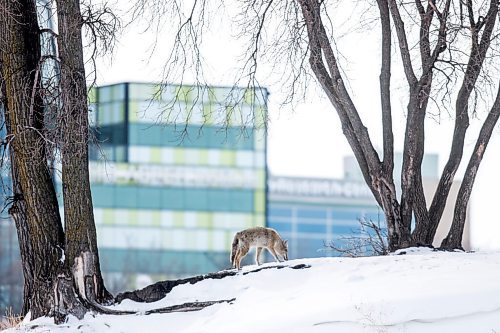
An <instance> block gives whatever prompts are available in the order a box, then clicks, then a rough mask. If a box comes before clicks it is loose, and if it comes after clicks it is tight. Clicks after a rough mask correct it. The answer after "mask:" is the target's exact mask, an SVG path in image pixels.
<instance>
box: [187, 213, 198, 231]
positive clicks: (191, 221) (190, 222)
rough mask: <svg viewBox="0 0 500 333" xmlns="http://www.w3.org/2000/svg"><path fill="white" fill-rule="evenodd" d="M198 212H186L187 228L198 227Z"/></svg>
mask: <svg viewBox="0 0 500 333" xmlns="http://www.w3.org/2000/svg"><path fill="white" fill-rule="evenodd" d="M197 215H198V213H195V212H185V213H184V225H185V226H186V227H187V228H196V217H197Z"/></svg>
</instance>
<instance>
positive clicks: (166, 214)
mask: <svg viewBox="0 0 500 333" xmlns="http://www.w3.org/2000/svg"><path fill="white" fill-rule="evenodd" d="M160 221H161V222H160V223H161V225H162V226H164V227H171V226H173V225H174V216H173V214H172V212H171V211H166V210H163V211H161V213H160Z"/></svg>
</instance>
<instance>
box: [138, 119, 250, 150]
mask: <svg viewBox="0 0 500 333" xmlns="http://www.w3.org/2000/svg"><path fill="white" fill-rule="evenodd" d="M254 141H255V139H254V133H253V129H246V130H244V131H242V130H241V128H239V127H229V128H227V129H225V128H221V127H217V126H208V125H203V126H200V125H188V126H183V125H177V126H175V125H159V124H142V123H130V124H129V144H131V145H141V146H161V147H185V148H212V149H231V150H234V149H245V150H252V149H254Z"/></svg>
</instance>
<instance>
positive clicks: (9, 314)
mask: <svg viewBox="0 0 500 333" xmlns="http://www.w3.org/2000/svg"><path fill="white" fill-rule="evenodd" d="M22 320H23V318H22V317H21V316H20V315H16V314H15V313H14V312H13V311H12V308H8V309H7V310H5V316H3V317H1V319H0V331H3V330H6V329H8V328H12V327H15V326H17V325H18V324H19V323H20V322H21V321H22Z"/></svg>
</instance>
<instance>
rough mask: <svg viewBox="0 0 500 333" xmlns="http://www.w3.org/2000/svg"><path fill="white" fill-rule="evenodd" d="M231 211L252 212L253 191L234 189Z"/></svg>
mask: <svg viewBox="0 0 500 333" xmlns="http://www.w3.org/2000/svg"><path fill="white" fill-rule="evenodd" d="M230 210H231V211H234V212H251V211H253V210H254V205H253V191H245V190H234V191H231V207H230Z"/></svg>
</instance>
